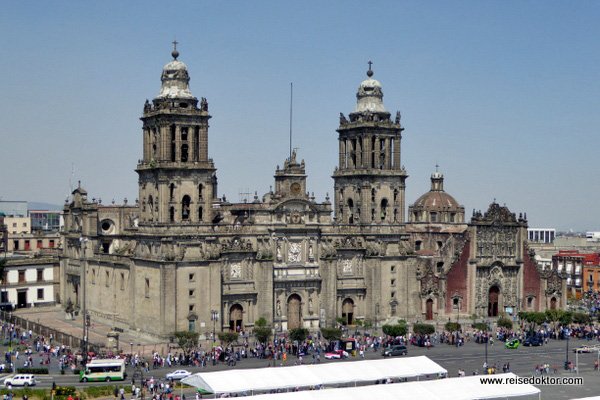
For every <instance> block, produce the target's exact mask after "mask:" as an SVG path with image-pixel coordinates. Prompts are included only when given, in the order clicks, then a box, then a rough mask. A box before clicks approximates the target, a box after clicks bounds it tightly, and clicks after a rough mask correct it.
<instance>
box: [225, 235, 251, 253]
mask: <svg viewBox="0 0 600 400" xmlns="http://www.w3.org/2000/svg"><path fill="white" fill-rule="evenodd" d="M221 250H222V251H223V252H230V253H231V252H239V251H252V243H250V242H249V241H246V240H244V239H242V238H239V237H235V238H233V239H231V240H224V241H223V243H222V245H221Z"/></svg>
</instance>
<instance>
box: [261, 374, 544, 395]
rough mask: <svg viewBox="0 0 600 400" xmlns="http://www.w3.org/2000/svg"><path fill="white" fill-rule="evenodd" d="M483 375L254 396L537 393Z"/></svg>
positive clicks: (505, 376) (500, 375) (535, 390)
mask: <svg viewBox="0 0 600 400" xmlns="http://www.w3.org/2000/svg"><path fill="white" fill-rule="evenodd" d="M484 377H486V376H483V375H475V376H468V377H463V378H450V379H437V380H432V381H421V382H407V383H401V384H392V385H369V386H359V387H353V388H341V389H328V390H305V391H300V392H285V393H275V394H263V395H258V396H253V397H252V399H256V400H261V399H264V400H338V399H340V400H364V399H377V400H388V399H389V400H392V399H393V400H397V399H410V400H414V399H427V400H438V399H439V400H442V399H443V400H448V399H452V400H475V399H505V398H508V397H518V396H533V395H537V396H539V393H540V389H538V388H536V387H535V386H533V385H530V384H514V385H509V384H482V383H481V381H480V379H481V378H484ZM487 377H492V378H504V379H505V378H515V377H516V375H515V374H513V373H508V374H499V375H491V376H490V375H487Z"/></svg>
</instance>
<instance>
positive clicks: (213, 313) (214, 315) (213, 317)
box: [210, 310, 219, 349]
mask: <svg viewBox="0 0 600 400" xmlns="http://www.w3.org/2000/svg"><path fill="white" fill-rule="evenodd" d="M210 314H211V315H210V319H211V321H212V322H213V349H214V348H215V346H216V342H217V338H216V335H217V321H218V320H219V312H218V311H216V310H212V311H211V312H210Z"/></svg>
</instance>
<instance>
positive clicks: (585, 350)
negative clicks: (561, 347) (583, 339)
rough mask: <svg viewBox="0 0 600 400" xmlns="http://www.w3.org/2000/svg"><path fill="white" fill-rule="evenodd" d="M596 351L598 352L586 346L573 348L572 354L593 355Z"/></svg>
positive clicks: (595, 348)
mask: <svg viewBox="0 0 600 400" xmlns="http://www.w3.org/2000/svg"><path fill="white" fill-rule="evenodd" d="M597 351H598V348H597V347H592V346H587V345H583V346H579V347H575V348H574V349H573V353H595V352H597Z"/></svg>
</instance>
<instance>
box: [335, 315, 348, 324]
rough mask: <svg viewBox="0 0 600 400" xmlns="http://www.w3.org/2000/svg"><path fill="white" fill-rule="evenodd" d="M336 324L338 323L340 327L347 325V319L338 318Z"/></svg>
mask: <svg viewBox="0 0 600 400" xmlns="http://www.w3.org/2000/svg"><path fill="white" fill-rule="evenodd" d="M335 322H337V323H338V324H340V325H346V318H342V317H337V318H336V319H335Z"/></svg>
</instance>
